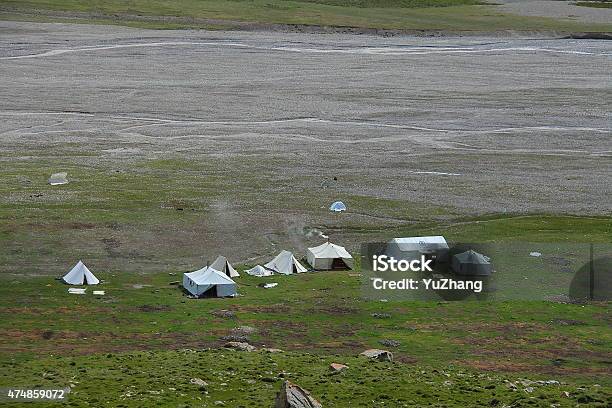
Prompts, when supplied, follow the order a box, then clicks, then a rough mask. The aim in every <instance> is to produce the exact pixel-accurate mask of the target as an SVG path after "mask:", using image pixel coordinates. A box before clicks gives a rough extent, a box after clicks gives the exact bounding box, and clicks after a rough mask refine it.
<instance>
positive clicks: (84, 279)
mask: <svg viewBox="0 0 612 408" xmlns="http://www.w3.org/2000/svg"><path fill="white" fill-rule="evenodd" d="M62 280H63V281H64V282H65V283H67V284H68V285H97V284H98V283H100V281H99V280H98V278H96V277H95V276H94V274H93V273H91V271H90V270H89V269H88V268H87V267H86V266H85V264H84V263H83V262H81V261H79V262H77V264H76V265H75V266H74V268H72V269H71V270H70V272H68V273H67V274H66V275H64V276H63V277H62Z"/></svg>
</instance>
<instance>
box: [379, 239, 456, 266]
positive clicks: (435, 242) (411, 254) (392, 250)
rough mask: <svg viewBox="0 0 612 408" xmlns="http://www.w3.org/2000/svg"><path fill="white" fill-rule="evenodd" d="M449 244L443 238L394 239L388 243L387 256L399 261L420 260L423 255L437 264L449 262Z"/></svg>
mask: <svg viewBox="0 0 612 408" xmlns="http://www.w3.org/2000/svg"><path fill="white" fill-rule="evenodd" d="M448 251H449V247H448V243H447V242H446V239H444V237H443V236H440V235H438V236H431V237H405V238H393V239H392V240H391V241H389V242H388V243H387V248H386V251H385V254H386V255H388V256H392V257H394V258H395V259H397V260H400V259H404V260H408V261H409V260H413V259H419V258H420V257H421V255H425V256H426V257H427V258H430V259H435V260H436V262H446V261H448Z"/></svg>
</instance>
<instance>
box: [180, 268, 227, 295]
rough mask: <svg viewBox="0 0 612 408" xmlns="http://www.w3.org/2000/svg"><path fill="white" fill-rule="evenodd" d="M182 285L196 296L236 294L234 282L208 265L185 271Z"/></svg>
mask: <svg viewBox="0 0 612 408" xmlns="http://www.w3.org/2000/svg"><path fill="white" fill-rule="evenodd" d="M183 287H184V288H185V290H187V291H188V292H189V293H191V294H192V295H194V296H197V297H226V296H234V295H236V294H237V292H236V282H234V281H233V280H232V279H231V278H230V277H229V276H227V275H226V274H224V273H223V272H219V271H218V270H216V269H214V268H211V267H210V266H207V267H204V268H202V269H200V270H197V271H195V272H189V273H185V274H184V275H183Z"/></svg>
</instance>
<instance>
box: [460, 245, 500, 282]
mask: <svg viewBox="0 0 612 408" xmlns="http://www.w3.org/2000/svg"><path fill="white" fill-rule="evenodd" d="M452 268H453V271H454V272H455V273H456V274H457V275H468V276H489V275H490V274H491V272H493V265H491V262H490V260H489V258H488V257H486V256H484V255H483V254H479V253H478V252H476V251H473V250H471V249H470V250H469V251H465V252H462V253H460V254H456V255H453V260H452Z"/></svg>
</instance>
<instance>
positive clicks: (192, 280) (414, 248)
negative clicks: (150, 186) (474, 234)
mask: <svg viewBox="0 0 612 408" xmlns="http://www.w3.org/2000/svg"><path fill="white" fill-rule="evenodd" d="M386 251H387V255H390V256H393V257H395V258H397V259H417V258H418V257H420V256H421V255H426V256H428V257H432V258H435V259H436V261H437V262H448V258H449V254H450V248H449V246H448V244H447V242H446V240H445V239H444V237H442V236H434V237H410V238H395V239H393V240H391V241H390V242H389V243H388V244H387V247H386ZM306 260H307V262H308V263H309V264H310V266H311V267H312V269H311V270H337V269H352V267H353V257H352V256H351V254H350V253H349V252H348V251H347V250H346V249H345V248H344V247H342V246H340V245H336V244H332V243H331V242H329V241H328V242H325V243H323V244H321V245H319V246H316V247H312V248H308V250H307V251H306ZM450 265H451V268H452V270H453V272H455V273H456V274H458V275H473V276H486V275H490V274H491V272H492V265H491V262H490V260H489V258H488V257H486V256H484V255H482V254H479V253H478V252H476V251H473V250H468V251H465V252H461V253H456V254H454V255H453V256H452V259H451V262H450ZM308 271H309V269H307V268H306V267H304V265H302V264H301V263H300V261H298V260H297V258H296V257H295V256H294V255H293V253H291V252H289V251H285V250H283V251H281V252H280V253H279V254H278V255H277V256H276V257H274V259H272V260H271V261H270V262H268V263H266V264H264V265H256V266H255V267H253V268H251V269H248V270H246V271H245V272H246V273H247V274H249V275H253V276H271V275H274V274H282V275H291V274H296V273H303V272H308ZM239 276H240V274H239V273H238V271H236V269H235V268H234V267H233V266H232V265H231V264H230V263H229V261H228V260H227V258H225V257H224V256H219V257H217V259H215V261H214V262H213V263H212V264H210V265H207V266H205V267H204V268H202V269H199V270H197V271H194V272H188V273H185V274H184V275H183V287H184V288H185V290H186V291H187V292H189V293H190V294H191V295H193V296H196V297H227V296H235V295H236V294H237V285H236V282H235V281H234V280H233V278H237V277H239ZM62 280H63V281H64V282H65V283H67V284H69V285H97V284H98V283H100V281H99V279H98V278H96V277H95V275H94V274H93V273H92V272H91V271H90V270H89V269H88V268H87V266H85V264H84V263H83V262H81V261H79V262H78V263H77V264H76V265H75V266H74V267H73V268H72V269H71V270H70V272H68V273H67V274H66V275H64V276H63V277H62Z"/></svg>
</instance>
